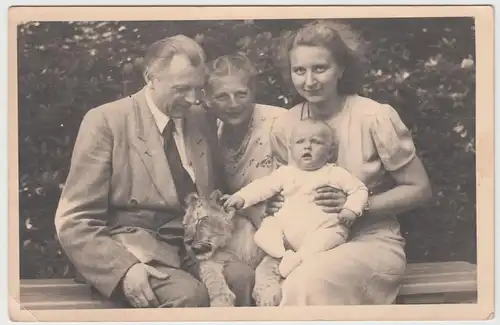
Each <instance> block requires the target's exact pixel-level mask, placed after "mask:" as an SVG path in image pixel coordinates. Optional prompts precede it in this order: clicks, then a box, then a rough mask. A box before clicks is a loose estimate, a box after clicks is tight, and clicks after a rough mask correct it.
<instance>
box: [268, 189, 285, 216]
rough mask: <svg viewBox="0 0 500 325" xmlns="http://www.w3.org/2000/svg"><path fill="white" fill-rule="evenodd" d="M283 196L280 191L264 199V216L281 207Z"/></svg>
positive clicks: (272, 213)
mask: <svg viewBox="0 0 500 325" xmlns="http://www.w3.org/2000/svg"><path fill="white" fill-rule="evenodd" d="M283 202H285V198H284V197H283V195H282V194H281V193H278V194H275V195H274V196H272V197H271V198H269V199H268V200H266V216H272V215H274V214H275V213H276V212H278V211H279V210H280V209H281V208H282V207H283Z"/></svg>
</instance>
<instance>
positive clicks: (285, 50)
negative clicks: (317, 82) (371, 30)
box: [277, 20, 365, 95]
mask: <svg viewBox="0 0 500 325" xmlns="http://www.w3.org/2000/svg"><path fill="white" fill-rule="evenodd" d="M348 43H349V44H348ZM298 46H318V47H323V48H325V49H327V50H329V51H330V53H331V54H332V57H333V59H334V60H335V63H337V64H338V65H340V66H341V67H343V68H344V72H343V74H342V77H341V78H340V80H339V83H338V86H337V87H338V89H337V91H338V92H339V94H342V95H351V94H356V93H357V92H358V91H359V89H360V87H361V83H362V78H363V74H364V63H365V62H364V60H363V57H362V53H361V40H360V39H359V37H358V36H357V35H356V33H354V31H352V30H351V29H350V28H349V27H348V26H347V25H344V24H340V23H336V22H333V21H324V20H320V21H314V22H312V23H309V24H306V25H305V26H303V27H302V28H300V29H298V30H297V31H294V32H286V33H285V34H284V35H283V37H282V42H281V44H280V46H279V48H278V53H277V54H278V56H277V59H278V64H279V66H280V67H281V69H282V73H283V76H284V78H285V80H286V81H287V82H291V80H290V79H291V76H290V74H291V71H290V51H291V50H292V49H294V48H295V47H298Z"/></svg>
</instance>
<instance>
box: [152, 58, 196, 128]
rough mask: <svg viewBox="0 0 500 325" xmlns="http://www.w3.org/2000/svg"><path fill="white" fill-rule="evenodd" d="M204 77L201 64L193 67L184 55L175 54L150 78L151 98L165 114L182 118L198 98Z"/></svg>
mask: <svg viewBox="0 0 500 325" xmlns="http://www.w3.org/2000/svg"><path fill="white" fill-rule="evenodd" d="M204 77H205V72H204V69H203V65H200V66H199V67H193V66H192V65H191V62H190V61H189V59H188V58H187V57H186V56H185V55H182V54H178V55H175V56H174V57H173V58H172V60H171V61H170V64H169V66H168V67H166V69H164V70H163V71H160V72H159V73H157V74H156V75H155V77H154V78H153V79H152V80H151V82H152V97H153V100H154V102H155V103H156V105H157V106H158V108H159V109H160V110H161V111H162V112H164V113H165V114H166V115H168V116H170V117H171V118H182V117H183V116H184V114H185V113H186V111H187V110H188V109H189V108H190V107H191V106H192V105H193V104H195V102H196V101H197V100H200V98H201V89H202V87H203V84H204V81H205V80H204V79H205V78H204Z"/></svg>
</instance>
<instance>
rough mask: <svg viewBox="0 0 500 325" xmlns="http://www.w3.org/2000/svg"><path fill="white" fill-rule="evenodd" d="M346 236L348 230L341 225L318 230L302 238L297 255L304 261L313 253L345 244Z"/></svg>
mask: <svg viewBox="0 0 500 325" xmlns="http://www.w3.org/2000/svg"><path fill="white" fill-rule="evenodd" d="M348 235H349V229H348V228H347V227H346V226H344V225H341V224H336V225H335V226H328V227H323V228H318V229H316V230H315V231H313V232H311V233H309V234H308V235H307V236H306V237H305V238H304V240H303V241H302V245H301V246H300V248H299V249H298V250H297V254H299V255H300V256H301V258H302V259H304V258H307V257H309V256H311V255H313V254H315V253H319V252H324V251H327V250H330V249H332V248H335V247H337V246H338V245H340V244H343V243H345V242H346V240H347V236H348Z"/></svg>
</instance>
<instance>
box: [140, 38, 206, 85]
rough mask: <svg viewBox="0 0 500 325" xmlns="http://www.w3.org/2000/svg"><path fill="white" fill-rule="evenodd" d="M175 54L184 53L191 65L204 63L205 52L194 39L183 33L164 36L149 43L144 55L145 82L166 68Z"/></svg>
mask: <svg viewBox="0 0 500 325" xmlns="http://www.w3.org/2000/svg"><path fill="white" fill-rule="evenodd" d="M177 54H183V55H185V56H186V57H187V58H188V59H189V61H190V62H191V64H192V65H193V67H199V66H201V65H203V64H204V63H205V52H204V51H203V49H202V48H201V46H200V45H199V44H198V43H196V41H195V40H193V39H191V38H189V37H187V36H184V35H176V36H172V37H166V38H164V39H161V40H159V41H157V42H155V43H153V44H152V45H150V46H149V48H148V50H147V52H146V55H145V56H144V63H143V69H142V75H143V77H144V79H145V80H146V82H148V81H150V80H151V79H152V78H154V77H155V76H156V75H157V74H158V73H160V72H162V71H163V70H165V69H167V68H168V66H169V64H170V61H171V60H172V58H173V57H174V56H175V55H177Z"/></svg>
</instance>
